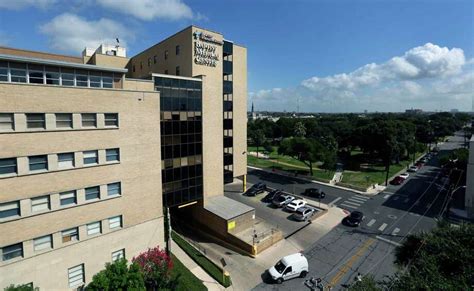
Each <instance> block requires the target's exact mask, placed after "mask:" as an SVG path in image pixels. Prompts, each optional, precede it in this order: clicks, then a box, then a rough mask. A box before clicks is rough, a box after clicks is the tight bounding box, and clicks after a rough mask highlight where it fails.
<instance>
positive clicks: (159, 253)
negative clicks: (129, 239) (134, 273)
mask: <svg viewBox="0 0 474 291" xmlns="http://www.w3.org/2000/svg"><path fill="white" fill-rule="evenodd" d="M132 262H133V263H134V264H137V265H138V266H139V269H140V270H141V273H142V274H143V278H144V280H145V285H146V287H147V289H151V290H157V289H158V290H161V289H171V290H173V286H174V285H175V284H176V282H174V281H173V280H171V276H170V275H171V270H172V269H173V261H172V260H171V257H170V256H168V254H166V252H165V251H164V250H161V249H160V248H159V247H155V248H152V249H148V250H147V251H146V252H144V253H141V254H140V255H138V256H137V257H135V258H133V260H132Z"/></svg>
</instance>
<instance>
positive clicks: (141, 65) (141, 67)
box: [140, 62, 143, 71]
mask: <svg viewBox="0 0 474 291" xmlns="http://www.w3.org/2000/svg"><path fill="white" fill-rule="evenodd" d="M141 70H143V63H142V62H140V71H141Z"/></svg>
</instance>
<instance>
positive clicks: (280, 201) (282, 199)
mask: <svg viewBox="0 0 474 291" xmlns="http://www.w3.org/2000/svg"><path fill="white" fill-rule="evenodd" d="M293 200H295V197H293V196H291V195H280V196H278V197H277V198H276V199H274V200H273V201H272V203H273V205H275V206H276V207H283V206H285V205H286V204H288V203H290V202H291V201H293Z"/></svg>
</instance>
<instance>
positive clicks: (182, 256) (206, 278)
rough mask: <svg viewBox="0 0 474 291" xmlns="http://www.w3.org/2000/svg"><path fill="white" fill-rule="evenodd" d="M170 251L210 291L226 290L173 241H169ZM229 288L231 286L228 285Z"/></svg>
mask: <svg viewBox="0 0 474 291" xmlns="http://www.w3.org/2000/svg"><path fill="white" fill-rule="evenodd" d="M171 252H172V253H173V254H174V255H175V256H176V257H177V258H178V259H179V260H180V261H181V263H183V265H185V266H186V268H188V269H189V271H191V273H193V274H194V276H196V277H197V278H198V279H199V280H201V281H202V282H203V284H204V285H205V286H206V287H207V290H210V291H220V290H226V288H224V287H223V286H222V285H220V284H219V283H218V282H217V281H216V280H214V278H212V277H211V276H210V275H209V274H208V273H206V271H204V270H203V269H202V268H201V267H200V266H199V265H198V264H196V262H194V261H193V259H191V258H190V257H189V256H188V254H186V253H185V252H184V251H183V249H181V248H180V247H179V245H177V244H176V243H175V242H174V241H172V242H171ZM229 288H231V287H229Z"/></svg>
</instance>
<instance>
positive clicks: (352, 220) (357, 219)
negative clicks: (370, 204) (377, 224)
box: [342, 211, 364, 226]
mask: <svg viewBox="0 0 474 291" xmlns="http://www.w3.org/2000/svg"><path fill="white" fill-rule="evenodd" d="M362 219H364V214H363V213H362V212H360V211H352V212H351V214H349V215H348V216H346V217H344V219H343V220H342V223H343V224H344V225H347V226H359V224H360V223H361V222H362Z"/></svg>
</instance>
